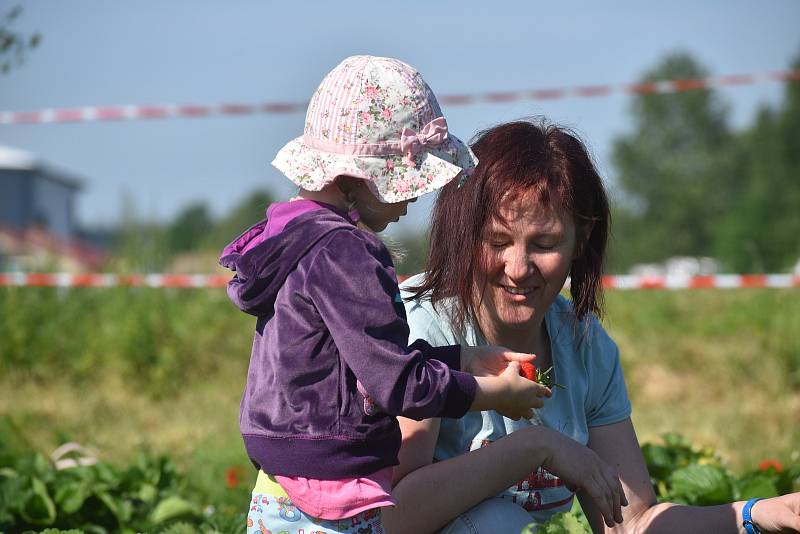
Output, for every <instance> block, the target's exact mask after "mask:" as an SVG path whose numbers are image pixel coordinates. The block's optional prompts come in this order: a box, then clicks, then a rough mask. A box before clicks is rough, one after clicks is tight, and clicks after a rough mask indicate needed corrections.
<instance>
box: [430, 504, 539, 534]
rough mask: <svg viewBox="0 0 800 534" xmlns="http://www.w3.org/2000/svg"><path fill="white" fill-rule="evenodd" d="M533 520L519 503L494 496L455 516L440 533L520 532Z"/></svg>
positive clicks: (488, 533) (508, 533)
mask: <svg viewBox="0 0 800 534" xmlns="http://www.w3.org/2000/svg"><path fill="white" fill-rule="evenodd" d="M532 522H533V518H531V516H530V514H528V512H526V511H525V509H524V508H522V507H521V506H519V505H518V504H514V503H513V502H511V501H510V500H508V499H501V498H500V497H494V498H491V499H487V500H485V501H483V502H482V503H480V504H479V505H477V506H475V507H474V508H471V509H469V510H467V511H466V512H464V513H463V514H461V515H460V516H458V517H457V518H455V519H454V520H453V521H451V522H450V524H449V525H447V526H446V527H444V529H442V530H441V531H440V532H439V534H519V532H520V531H522V529H523V528H525V526H526V525H528V524H529V523H532Z"/></svg>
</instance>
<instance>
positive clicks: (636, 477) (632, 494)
mask: <svg viewBox="0 0 800 534" xmlns="http://www.w3.org/2000/svg"><path fill="white" fill-rule="evenodd" d="M589 448H591V449H592V450H594V451H595V452H596V453H597V454H598V456H600V458H602V459H603V460H605V461H606V462H608V463H609V464H610V465H611V466H612V468H615V469H616V470H617V472H618V473H619V476H620V479H621V480H622V484H623V486H624V488H625V495H626V496H627V498H628V503H629V504H628V506H627V507H626V508H624V509H623V516H624V522H623V523H622V524H621V525H618V526H617V527H616V528H614V529H608V528H606V530H605V532H636V533H639V532H644V533H647V534H660V533H662V532H663V533H673V532H682V533H695V532H696V533H698V534H699V533H707V532H714V533H720V534H725V533H744V528H743V527H742V508H743V507H744V502H741V501H740V502H734V503H729V504H721V505H717V506H684V505H677V504H672V503H657V502H656V496H655V493H654V492H653V487H652V485H651V483H650V475H649V473H648V472H647V466H646V465H645V462H644V457H643V456H642V452H641V449H640V448H639V441H638V440H637V439H636V432H635V431H634V428H633V423H632V422H631V420H630V419H626V420H625V421H621V422H619V423H614V424H611V425H605V426H599V427H593V428H590V429H589ZM579 499H580V501H581V507H582V508H583V511H584V513H585V514H586V517H587V519H588V520H589V523H590V524H591V525H592V530H593V531H594V532H603V531H604V530H603V528H604V525H603V520H602V517H601V516H600V514H599V513H598V512H597V508H596V507H595V506H594V503H593V502H592V500H591V499H587V498H584V496H583V495H581V494H579ZM759 508H760V510H759ZM752 514H753V519H754V520H755V522H756V524H757V525H759V526H760V527H761V529H762V531H763V532H771V531H780V528H786V529H787V530H785V531H786V532H793V531H796V530H798V529H800V515H798V514H800V494H798V493H795V494H792V495H785V496H783V497H776V498H774V499H768V500H766V501H761V502H759V503H758V504H757V505H756V506H754V507H753V511H752ZM770 527H772V529H770ZM768 529H769V530H768ZM792 529H794V530H792Z"/></svg>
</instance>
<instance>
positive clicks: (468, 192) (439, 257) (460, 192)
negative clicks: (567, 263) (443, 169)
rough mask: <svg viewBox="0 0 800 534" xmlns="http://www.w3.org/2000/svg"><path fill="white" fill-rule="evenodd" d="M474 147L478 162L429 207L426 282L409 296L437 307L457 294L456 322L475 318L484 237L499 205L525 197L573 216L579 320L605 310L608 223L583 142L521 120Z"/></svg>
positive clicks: (480, 137) (602, 195) (572, 284)
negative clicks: (470, 171) (603, 282)
mask: <svg viewBox="0 0 800 534" xmlns="http://www.w3.org/2000/svg"><path fill="white" fill-rule="evenodd" d="M472 150H473V151H474V152H475V155H477V156H478V159H479V160H480V161H479V163H478V167H477V168H476V169H475V171H474V172H473V175H472V176H471V177H470V178H468V179H467V180H466V181H465V182H464V183H463V185H460V184H459V182H458V180H453V181H452V182H450V183H449V184H447V185H446V186H445V187H444V188H442V190H441V192H440V193H439V197H438V199H437V200H436V204H435V206H434V208H433V217H432V223H431V228H430V251H429V254H428V260H427V264H426V271H427V276H426V278H425V280H424V282H423V283H422V284H421V285H420V286H417V287H416V288H413V290H414V297H413V298H417V299H418V298H429V299H431V301H432V302H433V304H434V305H436V303H437V302H439V301H441V300H442V299H446V298H452V297H455V298H456V306H455V309H454V310H452V314H453V319H454V321H455V322H456V325H457V326H458V327H459V328H463V326H464V323H465V321H466V319H467V318H470V317H476V316H477V311H478V308H479V307H480V302H479V301H478V299H479V298H480V297H479V295H481V294H483V291H476V290H475V289H476V284H484V283H485V282H484V281H482V276H481V273H482V272H485V270H484V265H483V264H482V263H483V262H484V261H485V258H484V254H483V239H484V233H485V232H486V229H487V227H488V226H489V223H490V222H491V221H492V219H493V218H494V217H499V213H500V207H501V204H503V203H504V202H506V201H507V200H511V199H514V198H518V197H520V196H524V197H527V198H530V199H531V202H534V203H535V204H536V205H541V206H544V207H547V208H551V209H554V210H556V211H557V212H561V213H565V214H571V215H572V217H573V219H574V222H575V228H576V234H577V235H576V243H577V249H576V250H577V254H576V256H575V259H574V260H573V262H572V265H571V267H570V278H571V282H570V292H571V294H572V301H573V309H574V311H575V315H576V316H577V318H578V320H581V319H583V318H584V317H585V316H586V314H587V313H589V312H594V313H595V314H597V315H601V313H602V285H601V278H602V269H603V260H604V257H605V250H606V241H607V238H608V226H609V220H610V214H609V208H608V198H607V196H606V192H605V188H604V187H603V182H602V179H601V178H600V175H599V174H598V173H597V170H596V169H595V166H594V165H593V163H592V161H591V158H590V157H589V154H588V152H587V150H586V147H585V146H584V145H583V143H582V142H581V141H580V140H579V139H578V137H577V136H576V135H574V134H573V133H571V132H570V131H568V130H567V129H565V128H561V127H558V126H555V125H551V124H548V123H546V122H544V121H529V120H521V121H515V122H509V123H505V124H501V125H499V126H495V127H494V128H490V129H488V130H485V131H483V132H481V133H479V134H478V135H477V136H476V137H475V139H473V142H472Z"/></svg>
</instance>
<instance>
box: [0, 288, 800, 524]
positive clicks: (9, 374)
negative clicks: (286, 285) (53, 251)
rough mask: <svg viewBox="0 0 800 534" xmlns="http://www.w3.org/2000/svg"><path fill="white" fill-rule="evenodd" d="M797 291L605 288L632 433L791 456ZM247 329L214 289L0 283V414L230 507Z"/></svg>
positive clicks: (738, 453) (51, 439)
mask: <svg viewBox="0 0 800 534" xmlns="http://www.w3.org/2000/svg"><path fill="white" fill-rule="evenodd" d="M798 297H800V293H798V291H797V290H771V289H767V290H744V289H743V290H695V291H674V292H671V291H638V292H623V291H617V292H610V293H608V295H607V315H606V319H605V325H606V327H607V328H608V330H609V332H610V333H611V335H612V336H613V337H614V339H615V340H616V341H617V343H618V344H619V346H620V349H621V351H622V359H623V366H624V371H625V376H626V380H627V382H628V386H629V390H630V395H631V398H632V401H633V406H634V414H633V418H634V423H635V424H636V427H637V431H638V434H639V437H640V439H641V440H642V441H657V440H658V437H659V436H660V435H661V434H662V433H663V432H668V431H675V432H680V433H682V434H684V435H685V436H686V437H687V438H688V439H689V441H691V442H693V443H697V444H699V445H707V446H710V447H713V448H715V449H717V450H718V451H720V453H721V454H722V455H723V456H724V457H725V458H727V459H729V461H730V465H731V466H732V467H733V468H744V467H747V468H750V467H752V466H753V465H754V464H755V463H757V462H758V461H760V460H761V459H763V458H773V457H774V458H778V459H781V460H783V461H786V462H788V461H791V460H792V455H793V454H795V455H797V454H800V453H798V445H797V444H798V443H800V298H798ZM252 327H253V318H252V317H249V316H247V315H245V314H243V313H241V312H239V311H238V310H236V309H235V308H234V307H233V305H231V304H230V302H229V301H228V300H227V297H226V296H225V294H224V291H221V290H160V289H124V288H119V289H74V290H62V289H37V288H5V289H0V413H2V414H10V415H11V417H12V418H13V420H14V421H15V423H16V424H17V425H18V426H19V427H20V428H21V429H22V430H23V431H24V432H25V434H26V435H27V436H28V437H29V438H30V440H31V442H32V444H33V446H34V447H35V448H37V449H39V450H41V451H42V452H45V453H49V452H50V451H52V450H53V449H54V448H55V447H56V446H58V445H59V444H60V443H62V442H63V441H65V440H67V439H69V440H75V441H78V442H80V443H83V444H85V445H88V446H90V447H93V448H94V449H96V450H97V451H98V453H99V455H100V457H101V458H102V459H105V460H108V461H112V462H122V463H124V462H128V461H130V460H131V459H132V458H134V457H135V456H136V453H137V452H138V451H141V450H143V449H146V450H150V451H152V452H154V453H167V454H168V455H169V456H170V457H171V458H173V459H174V460H175V462H176V463H177V464H178V466H179V467H180V468H181V469H185V470H187V471H188V472H189V476H190V478H191V479H192V480H193V482H194V483H196V484H197V485H198V487H202V488H204V490H203V491H204V492H206V494H207V495H208V497H209V498H208V500H209V502H215V503H220V504H219V506H223V507H224V506H229V507H232V508H233V507H235V506H238V505H239V503H242V502H246V499H247V494H248V490H249V487H250V485H251V484H252V481H253V478H254V473H253V470H252V469H251V467H250V464H249V462H248V460H247V458H246V456H245V454H244V451H243V447H242V444H241V439H240V437H239V434H238V430H237V418H238V406H239V399H240V395H241V390H242V387H243V384H244V379H245V375H246V370H247V363H248V358H249V354H250V343H251V339H252ZM795 461H796V458H795ZM230 468H234V469H237V470H238V471H239V472H240V473H241V485H240V487H239V488H234V489H230V488H228V487H227V486H226V484H225V473H226V471H227V470H228V469H230Z"/></svg>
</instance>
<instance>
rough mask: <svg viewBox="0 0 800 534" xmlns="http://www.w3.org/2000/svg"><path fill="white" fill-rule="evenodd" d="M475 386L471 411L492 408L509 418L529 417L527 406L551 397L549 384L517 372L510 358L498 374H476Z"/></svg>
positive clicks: (517, 363) (514, 362)
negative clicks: (532, 379) (482, 375)
mask: <svg viewBox="0 0 800 534" xmlns="http://www.w3.org/2000/svg"><path fill="white" fill-rule="evenodd" d="M475 380H476V381H477V383H478V389H477V391H476V393H475V400H474V401H473V403H472V407H471V408H470V409H471V410H473V411H480V410H495V411H496V412H498V413H499V414H500V415H504V416H505V417H508V418H509V419H513V420H515V421H516V420H519V419H523V418H524V419H529V418H530V417H531V416H532V415H533V413H532V412H531V408H541V407H542V406H544V399H545V398H548V397H551V396H552V395H553V392H552V391H550V389H549V388H546V387H545V386H543V385H541V384H537V383H536V382H532V381H530V380H528V379H527V378H524V377H522V376H520V374H519V362H517V361H511V362H509V363H508V365H507V366H506V368H505V370H504V371H503V372H502V373H500V375H499V376H492V377H476V378H475Z"/></svg>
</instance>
